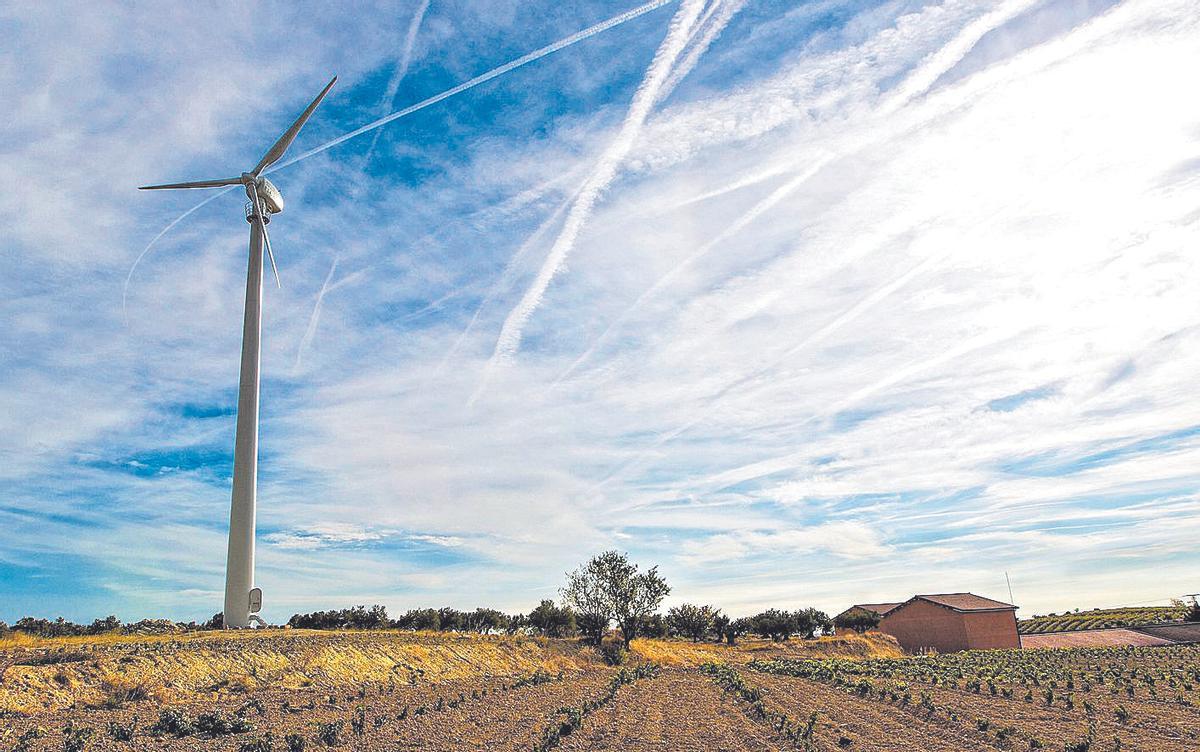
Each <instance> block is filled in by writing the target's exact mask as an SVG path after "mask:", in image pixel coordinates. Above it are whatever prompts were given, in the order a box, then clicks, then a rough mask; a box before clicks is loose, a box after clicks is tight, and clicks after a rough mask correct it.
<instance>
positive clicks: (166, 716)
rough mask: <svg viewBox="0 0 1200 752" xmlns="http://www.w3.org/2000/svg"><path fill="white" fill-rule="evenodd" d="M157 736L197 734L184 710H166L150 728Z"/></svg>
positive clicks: (160, 713)
mask: <svg viewBox="0 0 1200 752" xmlns="http://www.w3.org/2000/svg"><path fill="white" fill-rule="evenodd" d="M150 730H151V731H153V732H154V733H156V734H171V735H173V736H189V735H191V734H194V733H196V726H195V724H194V723H192V719H191V718H190V717H189V716H188V714H187V713H185V712H184V711H182V710H179V709H177V708H165V709H163V710H162V711H161V712H159V714H158V720H157V721H156V722H155V723H154V725H153V726H151V727H150Z"/></svg>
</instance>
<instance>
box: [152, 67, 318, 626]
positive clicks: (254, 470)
mask: <svg viewBox="0 0 1200 752" xmlns="http://www.w3.org/2000/svg"><path fill="white" fill-rule="evenodd" d="M335 82H337V76H334V77H333V79H332V80H331V81H330V82H329V83H328V84H326V85H325V88H324V89H322V90H321V93H320V94H318V95H317V98H316V99H314V100H313V101H312V104H310V105H309V106H308V107H307V108H306V109H305V110H304V112H302V113H300V117H298V118H296V122H294V123H292V127H290V128H288V129H287V131H285V132H284V134H283V135H282V136H280V137H279V140H278V141H276V142H275V144H274V145H273V146H272V147H271V148H270V149H268V150H267V153H266V154H264V155H263V158H262V159H261V160H259V163H258V165H257V166H256V167H255V168H254V169H253V170H251V171H250V172H243V173H242V174H241V175H240V176H238V177H236V178H224V179H221V180H197V181H194V182H190V183H171V184H169V185H145V186H142V187H141V188H140V190H143V191H152V190H164V189H173V188H220V187H221V186H226V185H243V186H245V187H246V197H247V198H248V199H250V202H249V203H248V204H247V205H246V221H247V222H249V223H250V263H249V265H248V268H247V270H246V313H245V319H244V321H243V324H242V372H241V380H240V382H239V387H238V407H237V437H236V439H235V441H234V450H233V500H232V502H231V504H230V508H229V552H228V558H227V559H226V563H225V609H224V611H223V612H222V613H223V614H224V621H225V627H226V629H229V628H240V627H248V626H250V622H251V621H257V622H259V623H262V619H260V618H259V617H258V616H257V614H258V611H259V609H261V608H262V590H260V589H259V588H256V587H254V514H255V497H256V494H257V485H258V381H259V379H258V364H259V353H260V348H259V335H260V334H261V332H262V276H263V246H264V245H266V248H267V257H268V258H270V259H271V271H272V272H274V274H275V284H276V285H278V284H279V269H278V268H277V267H276V266H275V254H274V253H273V252H272V251H271V239H270V238H269V237H267V224H268V223H269V222H270V221H271V215H272V214H278V213H279V212H281V211H283V196H281V195H280V193H279V189H278V188H276V187H275V186H274V185H272V184H271V181H269V180H267V179H266V178H265V177H263V176H262V172H263V170H265V169H267V168H268V167H270V166H271V165H272V164H274V163H275V162H277V161H279V159H280V158H281V157H282V156H283V153H284V152H285V151H287V148H288V146H290V145H291V143H292V141H294V140H295V139H296V134H298V133H299V132H300V129H301V128H303V127H304V123H305V122H306V121H307V120H308V118H309V116H311V115H312V113H313V110H315V109H316V108H317V105H318V104H320V103H321V100H322V99H324V98H325V95H326V94H328V93H329V90H330V88H332V87H333V85H334V83H335Z"/></svg>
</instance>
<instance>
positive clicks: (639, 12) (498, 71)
mask: <svg viewBox="0 0 1200 752" xmlns="http://www.w3.org/2000/svg"><path fill="white" fill-rule="evenodd" d="M677 1H678V0H651V2H648V3H644V4H642V5H639V6H638V7H636V8H633V9H631V10H627V11H625V12H624V13H620V14H618V15H615V16H613V17H612V18H610V19H608V20H606V21H601V22H600V23H598V24H595V25H593V26H589V27H588V28H586V29H584V30H583V31H579V32H576V33H574V34H572V35H571V36H569V37H565V38H563V39H560V40H558V41H557V42H554V43H553V44H548V45H546V46H545V47H542V48H540V49H537V50H534V51H533V52H530V53H529V54H527V55H522V56H521V57H519V58H517V59H515V60H510V61H509V62H507V63H505V64H503V65H501V66H499V67H496V68H492V69H491V70H490V71H488V72H487V73H482V74H480V75H478V76H476V77H475V78H472V79H471V80H469V81H464V82H463V83H461V84H458V85H457V86H453V87H451V88H449V89H447V90H445V91H443V92H442V93H441V94H435V95H434V96H432V97H429V98H428V99H424V100H422V101H420V102H417V103H416V104H414V105H410V106H408V107H405V108H404V109H402V110H398V111H396V112H393V113H392V114H390V115H386V116H384V117H381V118H379V119H378V120H373V121H371V122H370V123H367V124H366V125H364V126H362V127H361V128H356V129H354V130H352V131H350V132H349V133H346V134H343V135H341V136H338V137H337V138H335V139H333V140H332V141H328V142H326V143H324V144H321V145H320V146H317V147H314V148H312V149H309V150H308V151H306V152H304V153H303V154H298V155H296V156H295V157H292V158H291V159H289V160H286V161H284V162H280V163H277V164H276V165H274V166H273V167H271V168H270V169H268V170H266V172H267V173H271V172H275V171H276V170H281V169H283V168H284V167H287V166H289V165H293V164H296V163H297V162H299V161H301V160H304V159H308V158H309V157H312V156H315V155H317V154H320V153H321V152H323V151H327V150H328V149H332V148H333V147H335V146H337V145H338V144H341V143H345V142H346V141H349V140H350V139H352V138H354V137H356V136H361V135H362V134H364V133H368V132H370V131H373V130H375V129H376V128H381V127H383V126H385V125H387V124H388V123H390V122H392V121H393V120H399V119H400V118H402V117H405V116H407V115H411V114H413V113H414V112H417V111H419V110H423V109H425V108H426V107H429V106H431V105H435V104H437V103H438V102H441V101H442V100H445V99H449V98H450V97H452V96H454V95H456V94H461V93H463V92H464V91H467V90H468V89H473V88H475V87H476V86H479V85H480V84H483V83H486V82H488V81H491V80H492V79H494V78H498V77H500V76H503V75H504V74H506V73H509V72H511V71H513V70H516V69H517V68H520V67H521V66H523V65H528V64H529V63H532V62H534V61H536V60H540V59H542V58H544V57H546V56H547V55H551V54H554V53H555V52H558V51H559V50H562V49H566V48H567V47H570V46H571V45H573V44H577V43H579V42H582V41H583V40H585V39H588V38H589V37H594V36H596V35H597V34H600V33H602V32H605V31H608V30H609V29H611V28H614V27H616V26H620V25H621V24H623V23H627V22H629V21H632V20H633V19H635V18H638V17H639V16H644V15H645V14H647V13H649V12H650V11H652V10H657V9H659V8H661V7H663V6H664V5H670V4H671V3H674V2H677ZM233 187H236V186H233ZM233 187H230V188H225V189H223V190H221V191H218V192H217V193H214V194H213V195H211V196H209V197H208V198H206V199H204V200H203V201H201V202H200V203H198V204H196V205H195V206H193V207H192V208H191V209H188V210H187V211H185V212H184V213H183V214H180V215H179V216H178V217H176V218H175V219H174V220H172V221H171V223H170V224H168V225H167V226H166V227H164V228H163V229H162V230H161V231H160V232H159V233H158V234H157V235H155V236H154V237H153V238H152V239H151V240H150V242H149V243H147V244H146V247H145V248H143V249H142V252H141V253H140V254H139V255H138V257H137V259H136V260H135V261H134V262H133V266H131V267H130V268H129V274H128V275H126V277H125V285H124V287H123V288H122V290H121V308H122V310H124V308H125V301H126V299H127V297H128V292H129V281H130V280H131V279H132V278H133V272H134V270H135V269H136V268H137V266H138V264H139V263H141V260H142V259H143V258H144V257H145V256H146V254H147V253H149V252H150V249H151V248H153V247H154V244H155V243H157V242H158V241H159V239H161V238H162V236H163V235H166V234H167V232H169V231H170V230H171V229H172V228H173V227H175V225H177V224H179V223H180V222H182V221H183V220H184V219H186V218H187V217H188V216H189V215H190V214H192V212H194V211H196V210H197V209H199V208H200V207H202V206H204V205H205V204H207V203H209V202H210V201H213V200H215V199H216V198H217V197H219V196H223V195H224V194H226V193H228V192H229V191H231V190H233Z"/></svg>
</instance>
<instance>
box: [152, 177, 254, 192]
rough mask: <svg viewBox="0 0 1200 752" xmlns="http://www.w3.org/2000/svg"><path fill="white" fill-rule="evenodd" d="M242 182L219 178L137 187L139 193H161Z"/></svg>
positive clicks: (238, 179) (235, 179)
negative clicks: (174, 189) (168, 190)
mask: <svg viewBox="0 0 1200 752" xmlns="http://www.w3.org/2000/svg"><path fill="white" fill-rule="evenodd" d="M241 182H242V179H241V178H240V177H236V178H221V179H220V180H194V181H192V182H190V183H167V184H166V185H143V186H139V187H138V190H139V191H161V190H166V189H170V188H220V187H221V186H223V185H238V184H240V183H241Z"/></svg>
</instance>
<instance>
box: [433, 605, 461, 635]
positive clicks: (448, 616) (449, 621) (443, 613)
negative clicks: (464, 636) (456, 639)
mask: <svg viewBox="0 0 1200 752" xmlns="http://www.w3.org/2000/svg"><path fill="white" fill-rule="evenodd" d="M465 616H466V614H464V613H463V612H462V611H459V610H458V609H457V608H450V607H449V606H447V607H445V608H439V609H438V629H440V630H442V631H443V632H461V631H463V629H465V626H466V625H465V621H466V619H465Z"/></svg>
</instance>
